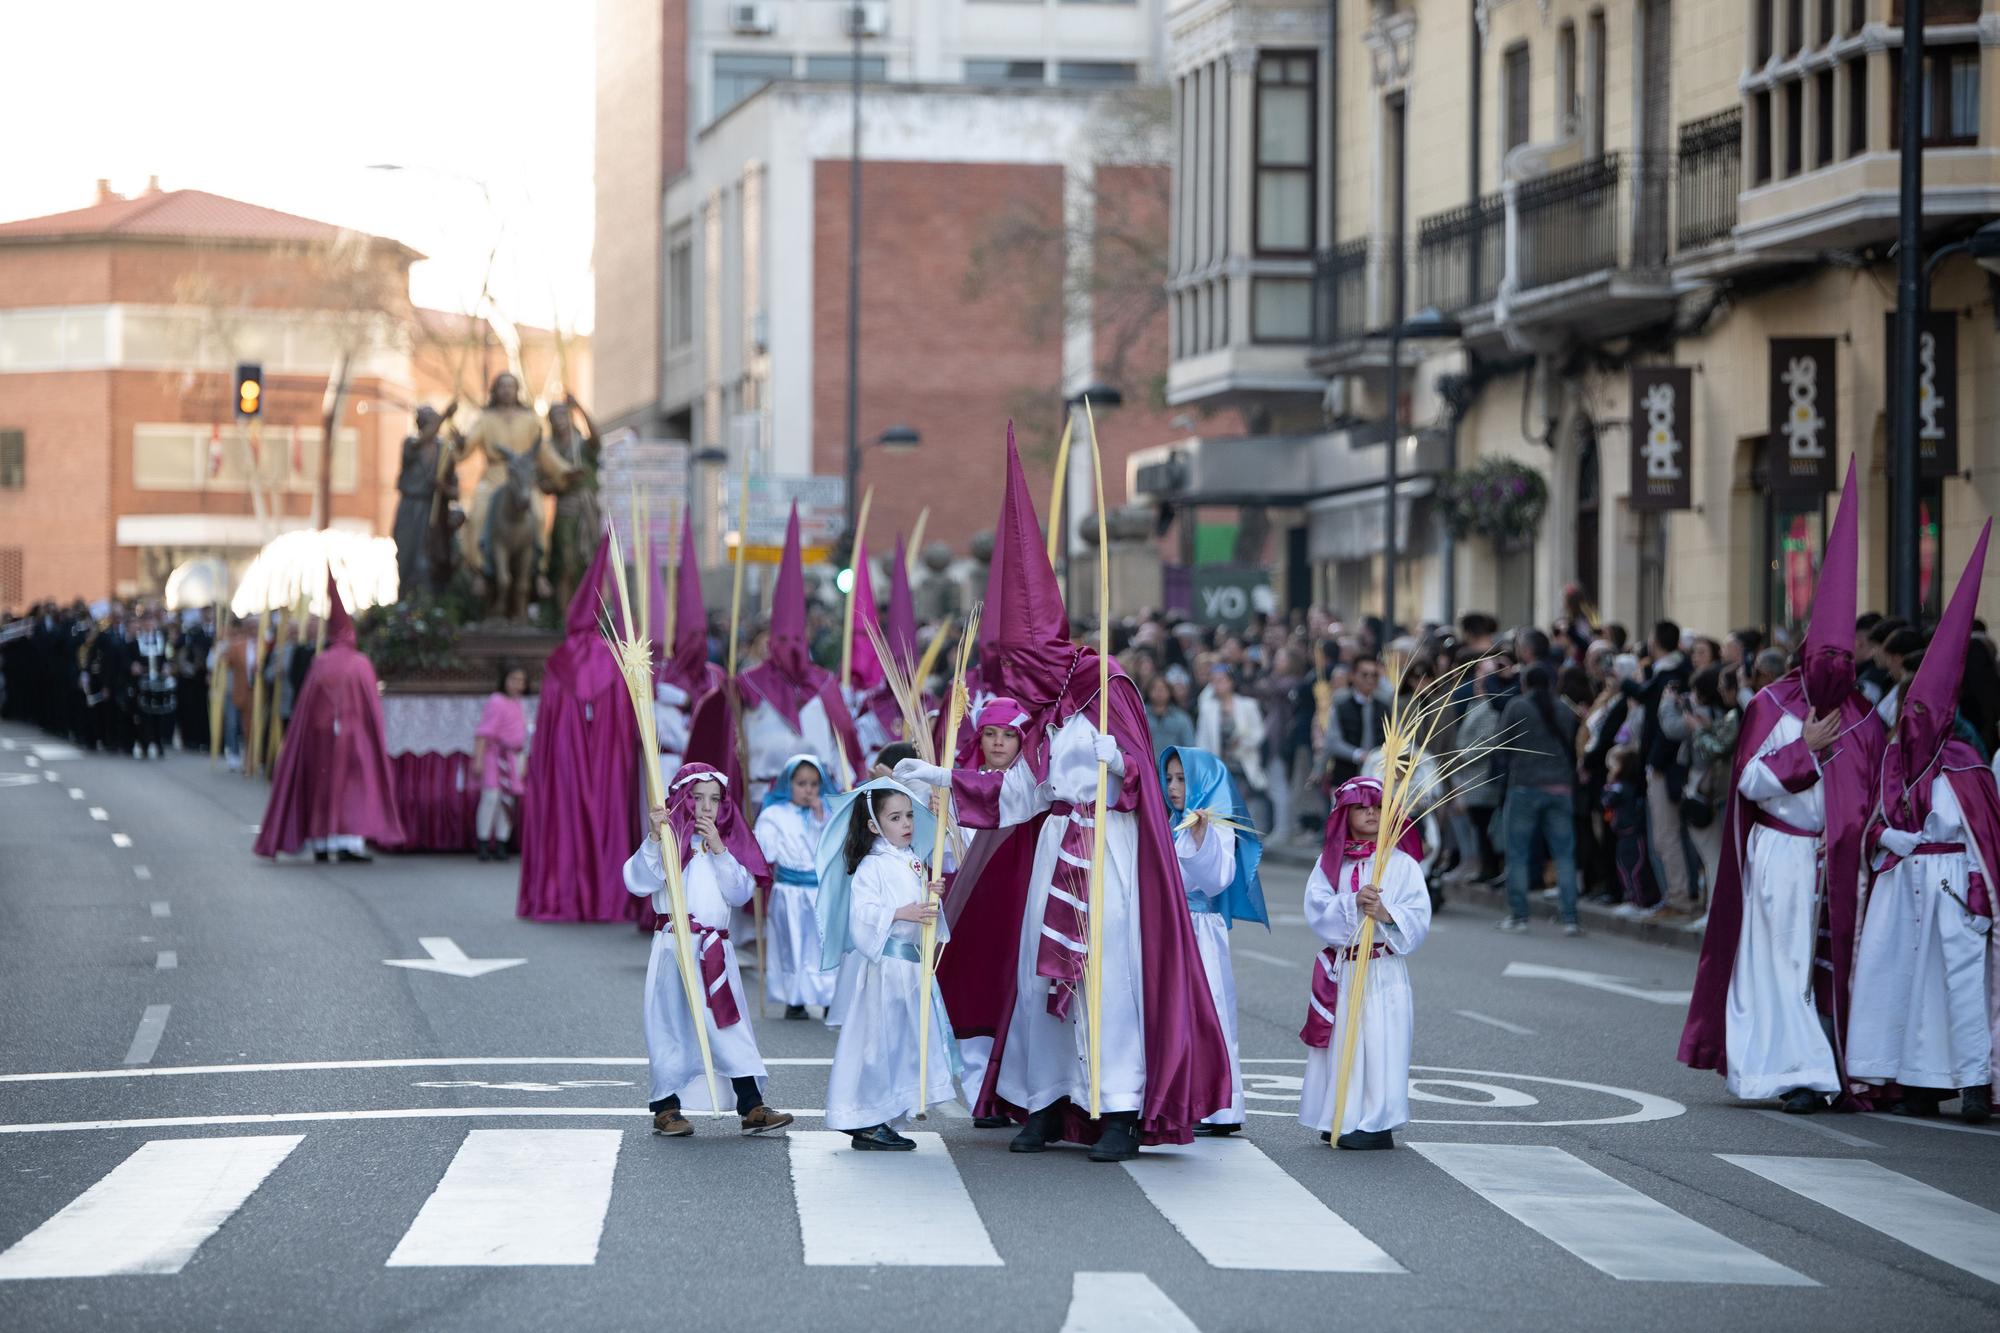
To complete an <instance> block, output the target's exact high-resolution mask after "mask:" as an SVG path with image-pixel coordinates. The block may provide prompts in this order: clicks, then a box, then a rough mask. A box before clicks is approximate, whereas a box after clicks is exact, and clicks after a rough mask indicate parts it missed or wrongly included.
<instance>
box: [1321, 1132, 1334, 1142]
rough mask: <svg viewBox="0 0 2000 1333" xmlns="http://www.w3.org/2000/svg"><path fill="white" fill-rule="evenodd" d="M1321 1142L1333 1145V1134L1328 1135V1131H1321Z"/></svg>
mask: <svg viewBox="0 0 2000 1333" xmlns="http://www.w3.org/2000/svg"><path fill="white" fill-rule="evenodd" d="M1319 1141H1320V1142H1321V1143H1332V1142H1333V1135H1332V1134H1330V1133H1328V1132H1327V1131H1326V1130H1321V1131H1320V1132H1319Z"/></svg>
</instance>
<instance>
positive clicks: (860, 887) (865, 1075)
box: [819, 778, 958, 1152]
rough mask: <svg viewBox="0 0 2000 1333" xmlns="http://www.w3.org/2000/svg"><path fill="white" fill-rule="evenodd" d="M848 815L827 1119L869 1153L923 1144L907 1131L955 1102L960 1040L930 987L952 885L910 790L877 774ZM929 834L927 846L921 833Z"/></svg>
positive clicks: (838, 853) (835, 891)
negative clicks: (927, 975) (925, 958)
mask: <svg viewBox="0 0 2000 1333" xmlns="http://www.w3.org/2000/svg"><path fill="white" fill-rule="evenodd" d="M843 814H844V816H845V817H844V818H843V819H838V820H835V821H833V822H832V823H831V824H830V825H829V827H828V828H827V829H826V831H825V833H824V834H823V835H822V838H821V842H820V858H819V859H820V884H821V890H820V893H821V897H820V902H821V906H822V908H823V913H822V917H821V926H822V928H823V930H824V932H825V943H824V952H823V954H822V957H821V961H822V963H824V964H827V965H832V964H835V963H838V964H839V965H840V967H841V982H840V993H841V1014H840V1018H841V1024H840V1040H839V1042H838V1043H837V1044H836V1045H835V1047H834V1052H833V1068H832V1070H831V1072H830V1073H829V1074H828V1077H827V1091H826V1127H827V1128H828V1129H833V1130H840V1131H843V1132H845V1133H847V1134H849V1135H851V1136H852V1138H853V1142H854V1146H855V1147H856V1148H858V1149H860V1150H862V1151H864V1152H908V1151H910V1150H911V1149H913V1148H915V1147H916V1146H917V1145H916V1141H915V1140H913V1139H910V1138H907V1137H905V1136H904V1135H902V1134H898V1133H897V1132H896V1126H898V1125H901V1124H905V1123H907V1121H908V1120H909V1119H910V1118H912V1117H914V1116H917V1115H921V1114H923V1113H924V1112H925V1111H927V1110H929V1109H930V1108H931V1107H932V1106H935V1105H937V1104H938V1103H940V1102H948V1101H951V1100H952V1099H953V1097H954V1095H955V1094H954V1093H953V1091H952V1075H953V1073H954V1072H955V1070H956V1069H957V1067H958V1053H957V1043H956V1042H955V1041H954V1040H953V1039H952V1035H951V1028H950V1025H949V1024H948V1023H947V1022H946V1020H945V1013H944V1004H943V1002H942V1001H941V1000H940V999H939V998H938V994H937V984H936V982H935V981H933V982H932V984H931V987H930V994H928V995H924V994H921V993H920V991H921V987H920V985H919V981H920V972H921V966H922V964H921V961H920V960H921V958H922V955H921V953H920V952H919V950H920V949H921V947H922V944H923V930H924V926H925V925H926V923H929V922H936V923H937V927H938V934H937V938H938V941H939V942H940V943H942V942H943V941H944V939H945V938H946V936H947V931H946V928H945V926H944V923H943V921H942V920H940V917H939V904H938V897H937V895H938V893H939V891H940V889H941V887H942V886H941V885H940V883H939V882H938V880H936V879H935V878H933V876H932V875H931V872H930V869H929V867H928V866H927V865H926V864H925V860H924V858H925V857H926V856H927V855H928V854H929V852H930V850H931V846H930V838H929V834H930V832H931V830H932V829H934V827H935V825H934V824H933V823H932V820H931V816H930V812H929V811H927V810H920V809H919V808H918V807H917V805H916V802H915V801H914V800H913V799H912V798H911V796H910V793H909V791H908V789H907V788H904V787H902V786H900V785H898V784H897V783H896V782H894V781H892V780H890V779H887V778H877V779H875V780H874V781H871V782H868V783H866V784H864V785H863V786H861V787H860V788H859V789H857V790H856V791H855V792H854V793H853V795H852V796H851V797H850V798H849V800H848V804H847V807H846V809H845V810H844V811H843ZM919 833H923V834H924V835H926V836H925V837H924V838H923V840H922V845H920V846H919V845H915V844H916V843H917V842H918V834H919ZM924 1005H930V1006H931V1022H930V1035H929V1044H930V1061H929V1064H930V1067H929V1070H928V1077H927V1079H926V1086H925V1087H923V1088H921V1089H920V1088H919V1087H918V1086H917V1081H918V1058H917V1052H918V1047H917V1025H918V1015H919V1014H920V1013H921V1011H922V1006H924Z"/></svg>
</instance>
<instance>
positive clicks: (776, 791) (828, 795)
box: [757, 754, 837, 820]
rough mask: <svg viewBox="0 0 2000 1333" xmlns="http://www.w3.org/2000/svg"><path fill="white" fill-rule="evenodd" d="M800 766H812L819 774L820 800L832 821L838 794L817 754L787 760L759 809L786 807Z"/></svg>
mask: <svg viewBox="0 0 2000 1333" xmlns="http://www.w3.org/2000/svg"><path fill="white" fill-rule="evenodd" d="M800 764H810V765H812V769H813V772H815V773H817V774H819V799H820V801H821V802H822V803H823V804H824V805H825V806H826V808H827V812H828V819H829V820H831V818H832V811H833V798H834V796H835V795H836V794H837V792H836V789H835V785H834V781H833V779H832V778H831V777H830V776H828V774H827V771H826V765H825V764H823V763H821V762H820V757H819V756H818V755H816V754H795V755H793V756H792V757H791V758H790V759H787V760H786V761H785V766H784V768H783V769H781V770H780V771H779V773H778V776H777V777H776V778H774V779H772V781H771V785H770V787H769V788H768V789H767V790H766V791H765V792H764V802H763V804H762V805H759V806H758V807H757V809H758V810H759V811H760V812H762V811H765V810H769V809H770V808H771V807H772V806H774V805H784V804H785V803H787V802H788V801H790V800H791V799H792V774H793V773H794V772H795V771H796V770H797V769H798V766H799V765H800Z"/></svg>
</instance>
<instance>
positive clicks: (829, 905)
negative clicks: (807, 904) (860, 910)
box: [813, 778, 937, 972]
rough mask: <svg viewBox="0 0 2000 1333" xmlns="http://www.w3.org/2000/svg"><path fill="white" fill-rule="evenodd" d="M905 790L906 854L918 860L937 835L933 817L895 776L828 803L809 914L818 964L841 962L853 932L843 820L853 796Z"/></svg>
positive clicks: (859, 797)
mask: <svg viewBox="0 0 2000 1333" xmlns="http://www.w3.org/2000/svg"><path fill="white" fill-rule="evenodd" d="M890 795H895V796H908V797H909V798H910V804H911V806H913V807H914V809H915V814H916V836H915V837H913V838H911V839H910V854H911V855H912V856H914V857H917V858H918V859H920V860H924V861H928V860H929V859H930V854H931V848H932V846H933V845H934V844H935V842H936V840H937V818H936V816H934V815H932V814H931V812H930V807H929V806H927V805H925V804H924V802H923V801H921V800H919V799H918V798H917V797H916V796H915V795H914V794H912V793H911V791H910V789H909V788H908V787H905V786H904V785H903V784H902V783H900V782H898V781H896V780H895V779H894V778H876V779H874V780H873V781H870V782H864V783H862V784H861V785H860V786H859V787H856V788H855V789H854V790H853V791H850V792H842V793H841V794H840V795H839V796H837V797H835V798H834V799H833V801H832V802H831V803H829V804H828V806H827V817H826V829H825V830H824V831H823V832H822V833H821V834H820V835H819V857H818V863H819V897H818V899H817V900H815V902H814V904H813V915H814V916H815V917H816V918H818V921H819V965H820V968H821V969H822V970H824V971H828V972H831V971H832V970H833V969H834V968H837V967H839V966H840V960H841V958H842V957H844V956H845V955H846V954H847V952H848V950H850V949H852V948H853V947H854V934H853V931H852V930H851V929H850V928H849V926H848V922H847V913H848V905H849V903H850V902H852V900H853V876H852V875H850V874H849V873H848V870H847V857H846V855H845V851H846V847H847V821H848V816H849V812H850V811H852V810H853V809H854V803H855V802H856V801H862V800H865V801H867V802H869V809H870V810H871V811H872V810H873V809H874V804H873V803H874V802H876V801H879V800H881V799H882V798H883V797H884V796H890Z"/></svg>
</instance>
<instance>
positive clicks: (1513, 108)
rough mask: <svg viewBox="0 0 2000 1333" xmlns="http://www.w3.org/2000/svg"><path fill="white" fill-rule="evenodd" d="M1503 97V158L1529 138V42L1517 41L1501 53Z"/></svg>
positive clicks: (1501, 89) (1501, 131) (1501, 151)
mask: <svg viewBox="0 0 2000 1333" xmlns="http://www.w3.org/2000/svg"><path fill="white" fill-rule="evenodd" d="M1500 97H1501V105H1502V106H1503V107H1505V108H1506V113H1505V115H1503V116H1502V117H1501V121H1500V135H1501V140H1500V159H1501V162H1502V164H1503V165H1504V163H1505V162H1506V159H1507V153H1508V151H1509V150H1511V149H1514V148H1518V147H1520V146H1521V145H1522V144H1524V143H1526V142H1528V44H1527V43H1526V42H1516V43H1514V45H1512V46H1510V47H1508V48H1507V49H1506V51H1504V52H1502V53H1501V56H1500Z"/></svg>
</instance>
